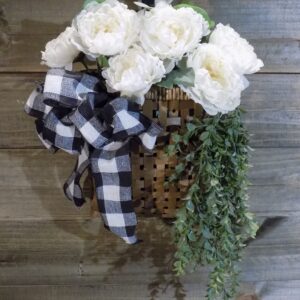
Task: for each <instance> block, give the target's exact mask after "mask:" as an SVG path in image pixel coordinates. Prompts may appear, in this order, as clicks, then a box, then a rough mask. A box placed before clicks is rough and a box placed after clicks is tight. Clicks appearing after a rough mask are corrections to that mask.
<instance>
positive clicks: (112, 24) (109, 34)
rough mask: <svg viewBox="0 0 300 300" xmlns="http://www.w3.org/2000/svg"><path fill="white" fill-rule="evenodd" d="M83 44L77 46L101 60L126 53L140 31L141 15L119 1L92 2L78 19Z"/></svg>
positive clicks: (76, 20)
mask: <svg viewBox="0 0 300 300" xmlns="http://www.w3.org/2000/svg"><path fill="white" fill-rule="evenodd" d="M74 26H75V27H76V28H77V30H78V33H79V36H80V39H81V42H78V41H76V40H74V41H73V42H74V44H75V45H76V46H77V47H78V49H79V50H81V51H82V52H84V53H86V54H88V55H91V56H93V57H98V56H100V55H107V56H111V55H116V54H119V53H121V52H124V51H126V50H127V49H128V48H129V47H130V46H131V44H133V43H134V42H135V40H136V39H137V37H138V31H139V18H138V16H137V13H136V12H135V11H133V10H130V9H128V7H127V5H125V4H122V3H120V2H118V1H116V0H106V1H104V2H102V3H97V2H92V3H90V4H89V5H88V6H87V7H86V8H85V9H84V10H83V11H81V13H80V14H79V15H78V16H77V17H76V18H75V19H74Z"/></svg>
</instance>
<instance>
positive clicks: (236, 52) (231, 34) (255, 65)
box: [209, 24, 264, 74]
mask: <svg viewBox="0 0 300 300" xmlns="http://www.w3.org/2000/svg"><path fill="white" fill-rule="evenodd" d="M209 43H210V44H213V45H216V46H218V47H220V48H222V50H223V51H225V52H226V53H227V54H228V55H229V56H230V57H231V59H232V63H233V65H234V67H235V68H236V70H237V72H239V73H240V74H253V73H256V72H257V71H259V70H260V68H262V67H263V66H264V64H263V62H262V60H260V59H258V58H257V55H256V54H255V52H254V48H253V47H252V46H251V45H250V44H249V43H248V41H247V40H245V39H243V38H241V36H240V35H239V34H238V33H237V32H236V31H235V30H234V29H233V28H231V27H230V26H229V25H227V26H225V25H223V24H218V25H217V27H216V29H215V30H214V31H213V32H212V34H211V36H210V38H209Z"/></svg>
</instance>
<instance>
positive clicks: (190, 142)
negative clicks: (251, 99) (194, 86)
mask: <svg viewBox="0 0 300 300" xmlns="http://www.w3.org/2000/svg"><path fill="white" fill-rule="evenodd" d="M241 114H242V113H241V111H240V110H239V109H237V110H235V111H234V112H232V113H229V114H228V115H221V114H218V115H216V116H207V117H205V118H204V119H203V120H201V121H200V120H198V119H195V120H194V121H192V122H190V123H188V124H187V125H186V129H185V131H184V133H182V135H181V134H173V136H172V138H173V142H174V143H173V144H172V145H169V146H168V148H167V152H168V153H169V155H177V157H178V159H179V161H180V162H179V164H178V165H177V166H176V168H175V172H174V174H172V176H170V178H169V181H170V182H177V181H179V180H180V179H185V178H187V177H189V178H190V177H191V176H192V178H193V179H192V184H191V185H190V187H189V188H188V191H187V194H186V197H185V199H184V200H185V201H184V203H183V206H182V207H181V208H180V209H179V210H178V213H177V219H176V221H175V243H176V246H177V251H176V253H175V263H174V268H175V271H176V273H177V274H178V275H181V274H184V273H185V272H186V270H187V269H189V268H190V267H192V268H196V267H197V266H199V265H209V266H211V267H212V271H211V273H210V277H209V284H208V288H207V298H208V299H209V300H213V299H219V298H221V299H224V300H225V299H231V298H232V297H233V296H234V295H235V293H236V290H237V287H238V275H239V268H238V264H237V263H238V262H239V261H240V260H241V252H242V251H241V250H242V249H243V248H244V247H245V241H246V240H247V239H248V238H249V237H251V238H254V237H255V234H256V231H257V228H258V226H257V224H256V222H255V221H254V218H253V215H252V214H251V213H250V212H249V210H248V206H247V203H246V202H247V199H248V195H247V187H248V184H249V182H248V180H247V171H248V167H249V162H248V156H249V155H248V153H249V151H250V147H249V146H248V142H249V136H248V133H247V131H246V129H245V128H244V126H243V124H242V121H241Z"/></svg>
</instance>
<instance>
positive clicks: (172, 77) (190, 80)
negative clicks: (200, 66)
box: [157, 68, 195, 89]
mask: <svg viewBox="0 0 300 300" xmlns="http://www.w3.org/2000/svg"><path fill="white" fill-rule="evenodd" d="M194 81H195V73H194V70H193V69H191V68H188V69H175V70H173V71H172V72H170V73H169V74H168V75H167V77H166V78H165V79H163V80H162V81H161V82H159V83H157V85H158V86H160V87H164V88H167V89H172V88H173V87H174V86H175V85H181V84H182V85H184V86H186V87H189V86H193V85H194Z"/></svg>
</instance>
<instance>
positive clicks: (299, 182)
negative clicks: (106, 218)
mask: <svg viewBox="0 0 300 300" xmlns="http://www.w3.org/2000/svg"><path fill="white" fill-rule="evenodd" d="M74 163H75V157H72V156H70V155H69V154H66V153H63V152H59V153H57V154H55V155H53V154H51V153H49V152H48V151H47V150H1V151H0V166H1V168H0V195H1V197H0V207H1V210H0V220H10V221H12V220H69V219H88V218H90V203H89V202H87V203H86V204H85V205H84V206H83V207H82V208H81V209H77V208H76V207H75V206H74V205H73V203H71V202H70V201H69V200H68V199H66V197H65V196H64V194H63V190H62V186H63V184H64V182H65V180H66V179H67V177H68V176H69V174H70V172H71V170H72V168H73V164H74ZM252 164H253V168H252V169H251V172H250V174H249V175H250V180H251V182H252V184H253V186H251V187H250V200H249V204H250V208H251V210H252V211H254V212H256V213H257V214H258V215H261V216H278V215H283V216H297V215H298V216H299V215H300V201H299V192H300V152H299V151H298V149H293V148H291V149H281V148H273V149H257V150H256V151H255V152H254V154H253V158H252Z"/></svg>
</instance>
